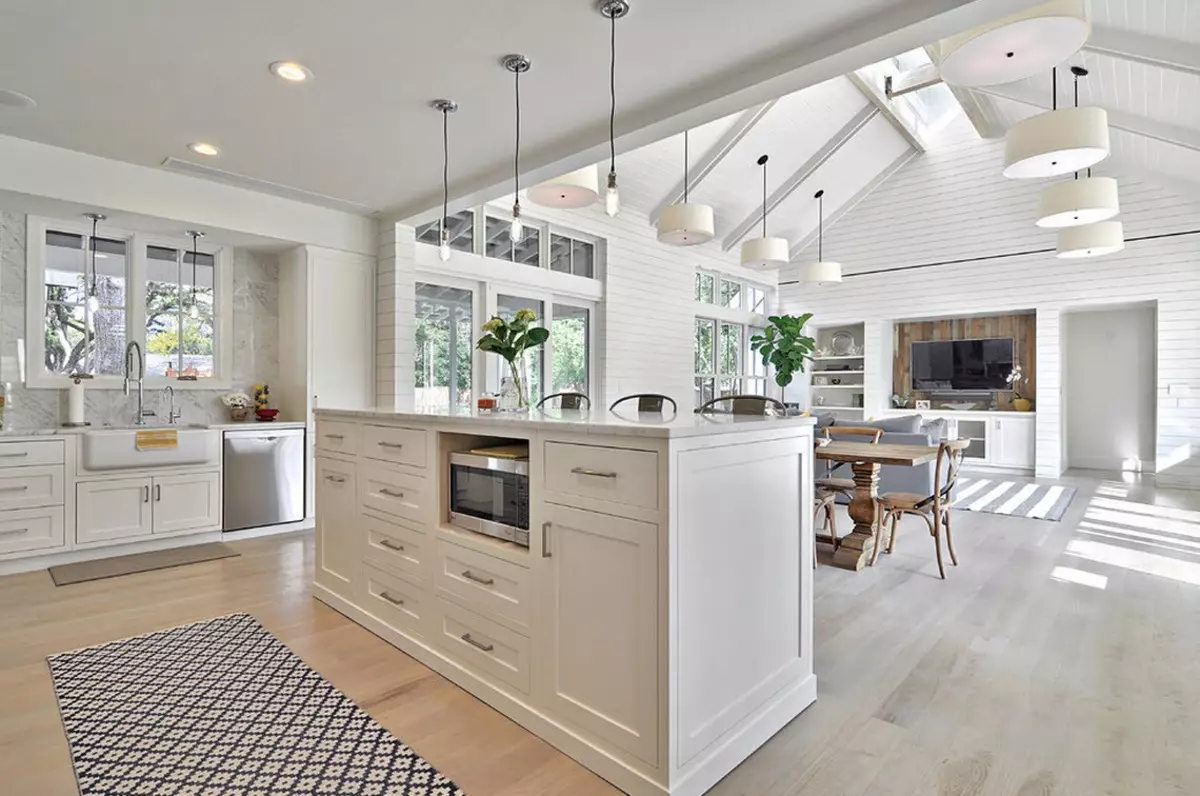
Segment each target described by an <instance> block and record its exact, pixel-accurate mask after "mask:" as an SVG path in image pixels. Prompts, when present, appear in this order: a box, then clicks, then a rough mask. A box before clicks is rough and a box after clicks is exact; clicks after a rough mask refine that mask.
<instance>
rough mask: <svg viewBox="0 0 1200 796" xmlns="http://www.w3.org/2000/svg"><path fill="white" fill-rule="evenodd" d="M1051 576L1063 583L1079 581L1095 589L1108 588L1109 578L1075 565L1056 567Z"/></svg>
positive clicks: (1080, 583) (1081, 584)
mask: <svg viewBox="0 0 1200 796" xmlns="http://www.w3.org/2000/svg"><path fill="white" fill-rule="evenodd" d="M1050 577H1051V578H1053V579H1054V580H1058V581H1062V582H1063V583H1077V584H1079V585H1080V586H1090V587H1092V588H1093V589H1106V588H1108V578H1107V577H1105V576H1104V575H1097V574H1096V573H1095V572H1085V571H1084V570H1082V569H1075V568H1074V567H1055V568H1054V571H1053V572H1051V573H1050Z"/></svg>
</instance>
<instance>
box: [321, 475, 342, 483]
mask: <svg viewBox="0 0 1200 796" xmlns="http://www.w3.org/2000/svg"><path fill="white" fill-rule="evenodd" d="M325 480H326V481H332V482H333V483H335V484H344V483H346V479H345V478H339V477H338V476H336V475H327V476H325Z"/></svg>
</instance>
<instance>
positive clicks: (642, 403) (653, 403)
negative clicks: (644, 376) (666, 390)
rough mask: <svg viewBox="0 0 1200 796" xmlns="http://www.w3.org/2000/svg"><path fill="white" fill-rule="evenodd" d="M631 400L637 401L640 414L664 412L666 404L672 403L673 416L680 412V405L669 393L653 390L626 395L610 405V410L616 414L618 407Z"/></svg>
mask: <svg viewBox="0 0 1200 796" xmlns="http://www.w3.org/2000/svg"><path fill="white" fill-rule="evenodd" d="M629 401H637V410H638V414H643V413H648V414H652V413H655V412H657V413H658V414H663V410H664V409H665V406H664V404H670V405H671V416H672V417H674V416H675V415H678V414H679V405H678V404H677V403H675V399H674V398H672V397H671V396H669V395H659V394H658V393H652V392H642V393H635V394H633V395H626V396H625V397H624V398H618V399H617V400H615V401H613V405H612V406H610V407H608V411H610V412H612V413H614V414H616V411H617V407H618V406H620V405H621V404H623V403H628V402H629Z"/></svg>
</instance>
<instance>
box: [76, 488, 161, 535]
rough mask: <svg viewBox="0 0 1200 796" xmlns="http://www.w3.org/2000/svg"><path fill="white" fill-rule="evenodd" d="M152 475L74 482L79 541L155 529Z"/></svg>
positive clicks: (141, 533) (136, 533)
mask: <svg viewBox="0 0 1200 796" xmlns="http://www.w3.org/2000/svg"><path fill="white" fill-rule="evenodd" d="M151 487H153V479H151V478H119V479H113V480H107V481H80V482H78V483H77V484H76V485H75V518H76V519H75V539H76V541H77V542H78V543H79V544H89V543H92V542H107V541H111V540H114V539H131V538H134V537H138V536H150V535H151V534H152V533H153V531H154V508H153V504H152V503H151V499H150V494H151V491H152V490H151Z"/></svg>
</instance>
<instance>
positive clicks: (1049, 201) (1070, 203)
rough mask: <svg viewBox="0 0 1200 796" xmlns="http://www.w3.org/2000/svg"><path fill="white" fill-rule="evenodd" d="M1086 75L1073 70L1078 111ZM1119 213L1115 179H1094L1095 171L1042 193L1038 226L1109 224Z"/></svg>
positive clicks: (1056, 184) (1049, 227)
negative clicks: (1083, 80)
mask: <svg viewBox="0 0 1200 796" xmlns="http://www.w3.org/2000/svg"><path fill="white" fill-rule="evenodd" d="M1087 73H1088V70H1086V69H1084V68H1083V67H1082V66H1072V67H1071V74H1073V75H1075V107H1076V108H1078V107H1079V78H1081V77H1086V76H1087ZM1119 212H1121V205H1120V201H1119V197H1118V193H1117V181H1116V180H1114V179H1113V178H1112V177H1093V176H1092V170H1091V169H1088V170H1087V176H1086V177H1084V178H1083V179H1080V178H1079V172H1075V179H1073V180H1063V181H1061V182H1056V183H1054V184H1053V185H1050V186H1048V187H1047V188H1046V189H1045V190H1044V191H1042V202H1041V211H1040V212H1039V213H1038V222H1037V225H1038V226H1039V227H1043V228H1047V229H1059V228H1062V227H1077V226H1080V225H1083V224H1094V223H1095V222H1097V221H1106V220H1108V219H1110V218H1112V217H1113V216H1115V215H1117V214H1118V213H1119Z"/></svg>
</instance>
